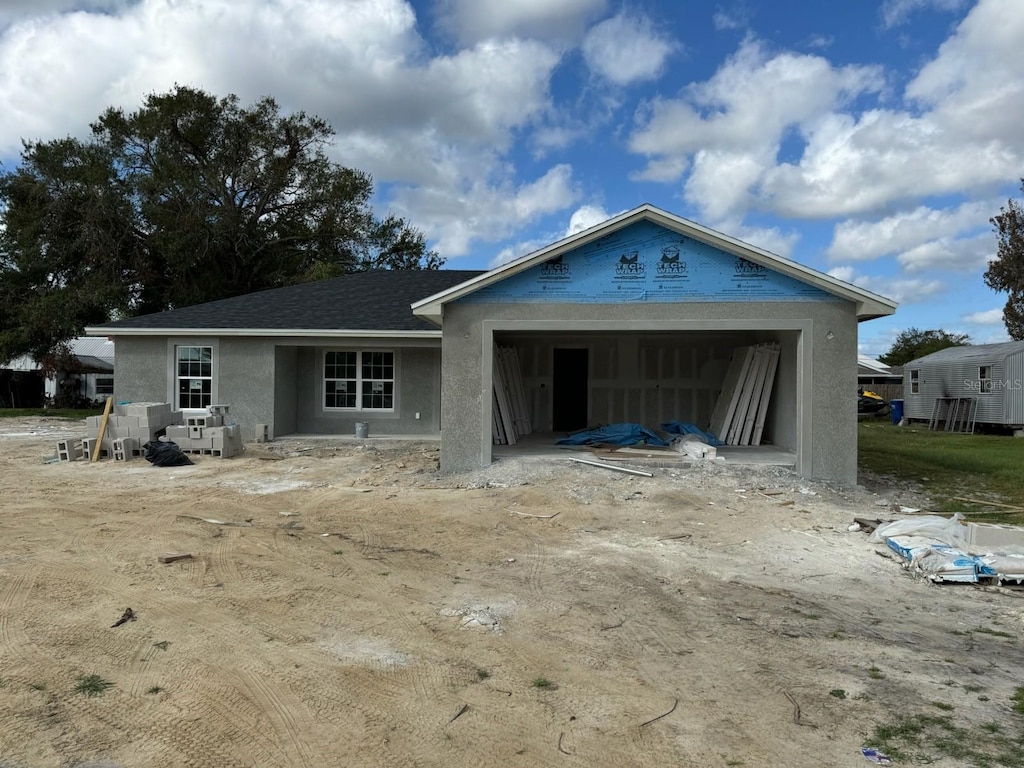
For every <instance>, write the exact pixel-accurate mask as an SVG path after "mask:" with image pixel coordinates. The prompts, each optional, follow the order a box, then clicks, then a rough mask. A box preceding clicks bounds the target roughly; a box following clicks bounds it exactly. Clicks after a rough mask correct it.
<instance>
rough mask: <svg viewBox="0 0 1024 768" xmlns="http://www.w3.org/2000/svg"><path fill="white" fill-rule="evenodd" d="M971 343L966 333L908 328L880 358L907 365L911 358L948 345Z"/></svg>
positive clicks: (893, 364)
mask: <svg viewBox="0 0 1024 768" xmlns="http://www.w3.org/2000/svg"><path fill="white" fill-rule="evenodd" d="M970 343H971V337H970V336H968V335H967V334H966V333H949V332H947V331H943V330H941V329H939V330H934V331H922V330H918V329H917V328H908V329H907V330H905V331H903V332H902V333H900V335H899V336H897V337H896V340H895V341H894V342H893V343H892V347H891V348H890V349H889V351H888V352H886V353H885V354H884V355H880V356H879V358H878V359H879V360H880V361H881V362H883V363H885V364H886V365H890V366H895V365H906V364H907V363H909V362H910V361H911V360H917V358H919V357H924V356H925V355H930V354H931V353H932V352H938V351H939V350H940V349H946V348H947V347H965V346H968V345H969V344H970Z"/></svg>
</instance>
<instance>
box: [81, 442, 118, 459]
mask: <svg viewBox="0 0 1024 768" xmlns="http://www.w3.org/2000/svg"><path fill="white" fill-rule="evenodd" d="M97 442H99V438H98V437H87V438H85V439H84V440H82V453H83V454H85V458H86V459H88V460H90V461H91V460H92V454H93V451H95V450H96V443H97ZM113 455H114V438H112V437H104V438H103V447H102V448H100V458H101V459H108V458H110V457H111V456H113Z"/></svg>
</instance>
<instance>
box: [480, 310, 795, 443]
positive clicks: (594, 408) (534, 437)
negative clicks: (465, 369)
mask: <svg viewBox="0 0 1024 768" xmlns="http://www.w3.org/2000/svg"><path fill="white" fill-rule="evenodd" d="M800 335H801V331H798V330H759V329H748V330H728V331H662V332H657V331H655V332H641V333H630V332H607V331H600V332H597V331H595V332H587V331H574V332H571V333H570V332H565V333H561V332H512V331H510V332H495V334H494V343H495V355H496V357H502V356H503V357H504V359H505V361H506V365H505V369H504V371H503V372H502V373H501V374H499V376H505V375H506V374H507V378H513V379H514V378H515V377H516V376H518V377H519V378H520V381H518V382H516V383H515V384H514V385H510V384H509V383H508V382H507V381H506V380H505V379H504V378H496V379H495V381H497V382H498V388H499V389H500V388H501V387H503V386H504V387H508V388H509V391H510V393H511V394H510V395H509V396H508V400H509V402H510V405H509V406H508V407H509V408H510V409H514V408H515V407H516V405H515V403H514V402H512V401H514V400H515V398H516V395H515V391H516V390H518V392H519V394H518V398H519V401H520V402H519V406H518V407H519V408H520V410H521V411H522V412H523V413H522V419H523V420H525V421H527V422H528V423H529V427H530V428H529V432H528V433H526V432H523V433H516V434H514V439H515V444H516V445H519V446H520V448H521V449H522V450H529V449H536V448H537V447H538V446H541V445H544V446H551V445H553V444H554V443H555V442H556V441H557V440H558V439H560V438H563V437H565V436H566V435H567V434H570V433H574V432H576V431H578V430H583V429H588V428H594V427H599V426H603V425H610V424H620V423H633V424H639V425H642V426H643V427H645V428H647V429H650V430H652V431H654V432H655V433H658V434H663V433H664V432H665V425H666V424H669V423H671V422H679V423H684V424H692V425H694V426H696V427H698V428H699V429H701V430H708V429H709V428H710V427H711V425H712V417H713V415H714V414H715V411H716V405H719V403H720V399H721V398H729V397H730V396H731V394H732V390H731V389H729V391H723V386H726V388H727V389H728V388H729V387H731V386H732V383H731V382H729V381H727V374H728V373H729V369H730V360H731V359H732V358H733V357H734V356H735V354H736V353H737V352H738V351H740V352H741V351H742V350H744V349H746V348H754V347H757V346H759V345H760V346H762V347H766V348H767V347H770V348H772V349H776V350H777V358H776V361H775V365H774V370H772V372H771V379H772V380H771V382H770V387H766V389H769V388H770V396H769V397H768V398H766V400H765V402H763V403H762V404H761V414H760V415H761V417H762V419H763V423H762V425H761V427H760V430H755V429H748V438H747V440H748V442H751V443H752V444H751V449H753V448H755V447H756V443H760V446H766V447H768V448H771V449H775V450H774V454H775V455H780V452H782V453H785V454H786V455H787V456H788V462H790V463H795V461H796V458H795V457H796V453H797V452H798V450H799V448H800V434H801V418H802V415H803V410H802V403H801V398H800V395H799V391H800V386H801V375H800V370H801V365H800V354H801V352H800V350H801V347H800ZM510 359H511V360H512V363H513V365H514V367H517V368H518V371H511V372H510V368H509V366H508V364H507V362H508V360H510ZM767 377H768V373H767V371H763V372H762V374H761V378H762V380H763V379H767ZM754 397H756V395H754ZM737 399H739V393H737ZM498 400H499V398H497V397H496V398H495V401H494V405H492V408H500V405H499V403H498ZM723 402H724V401H723ZM754 402H756V400H755V401H754ZM754 410H755V409H753V407H752V409H751V412H752V413H753V411H754ZM496 415H497V418H495V416H496ZM492 421H497V422H499V423H500V421H501V419H500V411H499V412H498V413H497V414H496V413H495V412H494V411H492ZM512 431H513V432H514V430H512ZM754 435H757V437H758V439H757V440H756V441H754V440H753V439H752V438H753V437H754ZM716 437H719V438H720V439H722V441H723V442H726V437H727V436H726V435H724V434H723V435H716ZM737 442H738V441H737ZM494 443H495V444H496V445H503V446H508V445H509V444H510V443H509V440H501V439H498V438H497V437H496V438H495V440H494ZM742 448H743V446H739V445H738V446H737V449H742ZM501 450H502V451H503V453H502V455H506V453H505V452H506V451H507V448H505V447H503V448H502V449H501ZM769 452H771V451H767V450H766V451H762V453H765V454H767V453H769ZM748 453H749V455H753V454H754V453H755V452H754V451H753V450H750V451H749V452H748ZM786 462H787V459H786V458H785V457H784V460H783V461H782V463H786Z"/></svg>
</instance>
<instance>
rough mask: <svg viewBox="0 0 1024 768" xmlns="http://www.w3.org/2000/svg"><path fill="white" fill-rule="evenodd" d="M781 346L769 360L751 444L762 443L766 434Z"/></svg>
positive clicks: (774, 350) (773, 351)
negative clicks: (766, 418) (765, 422)
mask: <svg viewBox="0 0 1024 768" xmlns="http://www.w3.org/2000/svg"><path fill="white" fill-rule="evenodd" d="M779 354H780V352H779V348H778V346H776V347H775V349H773V350H772V355H771V358H769V360H768V374H767V376H766V377H765V387H764V394H762V395H761V403H760V405H758V407H757V419H756V421H755V422H754V434H753V437H752V438H751V440H750V444H751V445H760V444H761V435H763V434H764V420H765V417H766V416H767V415H768V406H769V405H770V404H771V399H772V390H774V389H775V372H776V371H777V370H778V369H779Z"/></svg>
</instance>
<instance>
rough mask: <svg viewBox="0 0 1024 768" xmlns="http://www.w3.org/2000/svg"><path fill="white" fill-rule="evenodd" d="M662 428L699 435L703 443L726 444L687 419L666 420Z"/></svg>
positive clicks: (671, 432)
mask: <svg viewBox="0 0 1024 768" xmlns="http://www.w3.org/2000/svg"><path fill="white" fill-rule="evenodd" d="M661 429H662V430H663V431H665V432H668V433H670V434H673V435H697V436H698V437H699V438H700V440H701V442H702V443H707V444H708V445H714V446H718V445H725V443H723V442H722V441H721V440H719V439H718V438H717V437H715V436H714V435H713V434H711V433H710V432H705V431H704V430H703V429H701V428H700V427H698V426H697V425H696V424H690V423H689V422H687V421H666V422H665V423H664V424H662V425H661Z"/></svg>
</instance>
